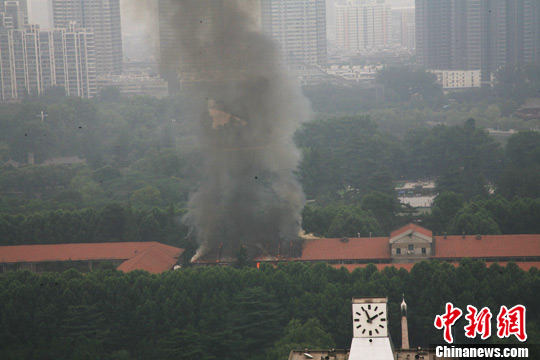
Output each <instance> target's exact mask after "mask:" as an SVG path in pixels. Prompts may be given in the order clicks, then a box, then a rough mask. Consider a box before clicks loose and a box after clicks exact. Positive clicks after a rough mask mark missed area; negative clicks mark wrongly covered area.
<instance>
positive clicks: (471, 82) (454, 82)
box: [428, 70, 482, 90]
mask: <svg viewBox="0 0 540 360" xmlns="http://www.w3.org/2000/svg"><path fill="white" fill-rule="evenodd" d="M428 71H429V72H431V73H433V74H435V75H436V76H437V83H438V84H440V85H442V87H443V89H445V90H460V89H470V88H479V87H480V86H481V85H482V82H481V70H428Z"/></svg>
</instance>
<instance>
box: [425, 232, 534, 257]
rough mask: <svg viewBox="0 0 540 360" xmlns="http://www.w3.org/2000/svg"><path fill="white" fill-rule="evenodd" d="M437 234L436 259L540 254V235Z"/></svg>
mask: <svg viewBox="0 0 540 360" xmlns="http://www.w3.org/2000/svg"><path fill="white" fill-rule="evenodd" d="M476 238H477V236H476V235H467V236H465V237H462V236H447V237H446V239H445V238H444V237H443V236H436V237H435V239H436V243H435V255H434V256H433V258H434V259H449V258H462V257H470V258H490V257H498V258H501V257H530V256H540V235H481V236H480V240H477V239H476Z"/></svg>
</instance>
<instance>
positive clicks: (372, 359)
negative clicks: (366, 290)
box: [349, 297, 394, 360]
mask: <svg viewBox="0 0 540 360" xmlns="http://www.w3.org/2000/svg"><path fill="white" fill-rule="evenodd" d="M387 303H388V298H381V297H370V298H353V301H352V313H353V314H352V315H353V316H352V319H353V339H352V343H351V352H350V355H349V360H360V359H369V360H393V359H394V355H393V351H392V345H391V343H390V336H389V334H388V316H387V315H388V308H387Z"/></svg>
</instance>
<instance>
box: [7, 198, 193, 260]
mask: <svg viewBox="0 0 540 360" xmlns="http://www.w3.org/2000/svg"><path fill="white" fill-rule="evenodd" d="M183 213H184V212H183V211H180V210H177V209H175V208H174V207H172V206H171V207H169V208H167V209H159V208H153V209H142V210H136V209H133V208H130V207H124V206H120V205H117V204H111V205H107V206H105V207H103V208H102V209H100V210H96V209H93V208H86V209H82V210H74V211H68V210H55V211H47V212H36V213H32V214H29V215H11V214H5V213H4V214H0V234H2V238H1V241H0V242H1V245H23V244H66V243H90V242H121V241H159V242H162V243H166V244H170V245H174V246H179V247H182V248H187V249H191V250H193V247H194V245H193V244H191V243H190V242H189V241H187V240H186V235H187V228H186V227H185V226H184V225H183V223H182V215H183Z"/></svg>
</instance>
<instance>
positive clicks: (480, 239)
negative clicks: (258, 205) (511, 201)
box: [295, 224, 540, 270]
mask: <svg viewBox="0 0 540 360" xmlns="http://www.w3.org/2000/svg"><path fill="white" fill-rule="evenodd" d="M463 258H473V259H482V260H484V261H485V262H486V264H492V263H499V264H501V265H506V264H507V263H508V262H510V261H513V262H515V263H516V264H517V265H518V266H519V267H521V268H522V269H525V270H528V269H530V268H531V267H537V268H540V235H539V234H534V235H459V236H433V234H432V232H431V231H430V230H428V229H426V228H423V227H421V226H419V225H417V224H408V225H405V226H403V227H401V228H399V229H397V230H395V231H393V232H392V233H391V234H390V237H376V238H342V239H317V240H310V241H307V242H306V243H305V244H304V248H303V252H302V256H301V257H299V258H296V259H295V260H296V261H303V262H326V263H328V264H330V265H332V266H334V267H341V266H344V267H346V268H347V269H349V270H353V269H355V268H357V267H365V266H366V265H367V264H369V263H374V264H375V265H376V266H377V268H379V269H382V268H384V267H387V266H395V267H397V268H405V269H407V270H410V268H411V267H412V265H413V264H414V263H416V262H418V261H421V260H440V261H446V262H450V263H454V264H458V263H459V261H460V260H461V259H463Z"/></svg>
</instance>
